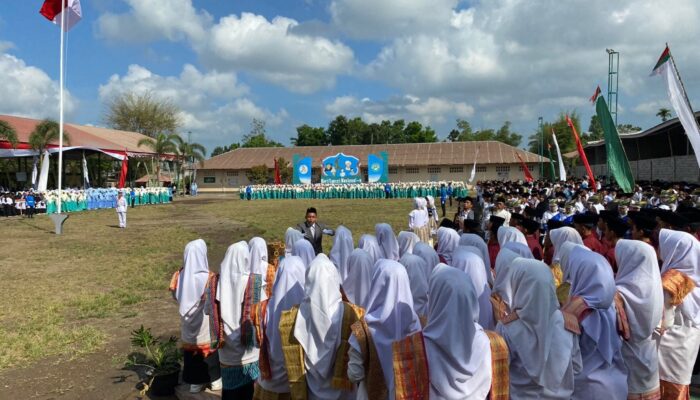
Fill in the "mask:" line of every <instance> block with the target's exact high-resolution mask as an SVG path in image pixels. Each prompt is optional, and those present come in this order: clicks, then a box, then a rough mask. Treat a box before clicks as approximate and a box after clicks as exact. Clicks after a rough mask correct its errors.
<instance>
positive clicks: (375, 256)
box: [357, 234, 384, 265]
mask: <svg viewBox="0 0 700 400" xmlns="http://www.w3.org/2000/svg"><path fill="white" fill-rule="evenodd" d="M357 247H358V248H360V249H362V250H364V251H366V252H367V254H369V256H370V257H372V265H374V263H376V262H377V261H379V260H381V259H382V258H384V251H383V250H382V248H381V247H379V242H377V238H376V237H374V235H369V234H364V235H362V236H360V241H359V242H357Z"/></svg>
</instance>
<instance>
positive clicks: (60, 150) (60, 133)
mask: <svg viewBox="0 0 700 400" xmlns="http://www.w3.org/2000/svg"><path fill="white" fill-rule="evenodd" d="M65 7H66V3H65V2H63V1H61V55H60V57H59V62H60V64H61V65H60V66H59V68H58V70H59V74H60V76H59V78H58V80H59V84H58V85H59V89H58V97H59V99H58V200H57V202H56V206H57V207H56V208H57V210H56V211H57V212H58V214H60V213H61V193H62V191H63V36H64V35H65V29H63V27H64V26H65V23H66V13H65V11H66V9H65Z"/></svg>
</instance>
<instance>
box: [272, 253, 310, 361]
mask: <svg viewBox="0 0 700 400" xmlns="http://www.w3.org/2000/svg"><path fill="white" fill-rule="evenodd" d="M305 274H306V267H304V262H303V261H302V260H301V258H299V257H295V256H289V257H285V258H284V259H282V261H280V265H279V268H278V269H277V277H276V279H275V285H274V286H273V288H272V297H271V298H270V301H269V302H268V303H267V321H266V326H267V330H266V332H267V340H268V343H269V345H268V347H269V349H270V354H272V355H281V354H282V341H281V339H280V331H279V329H278V326H279V322H280V319H281V316H282V311H287V310H289V309H291V308H292V307H293V306H295V305H297V304H299V303H301V302H302V300H304V283H305V281H306V277H305ZM278 358H281V357H278ZM282 369H284V368H282Z"/></svg>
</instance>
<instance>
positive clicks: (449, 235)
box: [437, 226, 459, 264]
mask: <svg viewBox="0 0 700 400" xmlns="http://www.w3.org/2000/svg"><path fill="white" fill-rule="evenodd" d="M437 237H438V242H437V253H438V256H439V257H440V261H441V262H444V263H445V264H450V262H451V261H452V253H453V252H454V251H455V249H456V248H457V246H459V233H457V231H456V230H454V229H451V228H445V227H444V226H441V227H440V228H438V230H437Z"/></svg>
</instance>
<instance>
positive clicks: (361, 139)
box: [292, 115, 437, 146]
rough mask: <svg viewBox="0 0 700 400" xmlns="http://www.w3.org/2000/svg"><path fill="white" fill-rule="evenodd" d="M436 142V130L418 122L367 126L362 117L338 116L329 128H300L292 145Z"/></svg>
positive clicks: (399, 121)
mask: <svg viewBox="0 0 700 400" xmlns="http://www.w3.org/2000/svg"><path fill="white" fill-rule="evenodd" d="M436 141H437V135H436V133H435V131H434V130H433V129H432V128H431V127H429V126H425V127H424V126H423V125H422V124H421V123H420V122H417V121H412V122H409V123H408V124H407V123H406V121H404V120H402V119H400V120H396V121H389V120H384V121H382V122H380V123H371V124H368V123H366V122H365V121H363V120H362V118H359V117H356V118H352V119H348V118H347V117H345V116H344V115H338V116H337V117H335V118H334V119H333V120H332V121H331V122H330V123H329V124H328V128H326V129H324V128H322V127H318V128H314V127H311V126H309V125H301V126H299V127H297V137H295V138H292V144H293V145H295V146H326V145H329V144H331V145H359V144H376V143H387V144H389V143H433V142H436Z"/></svg>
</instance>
